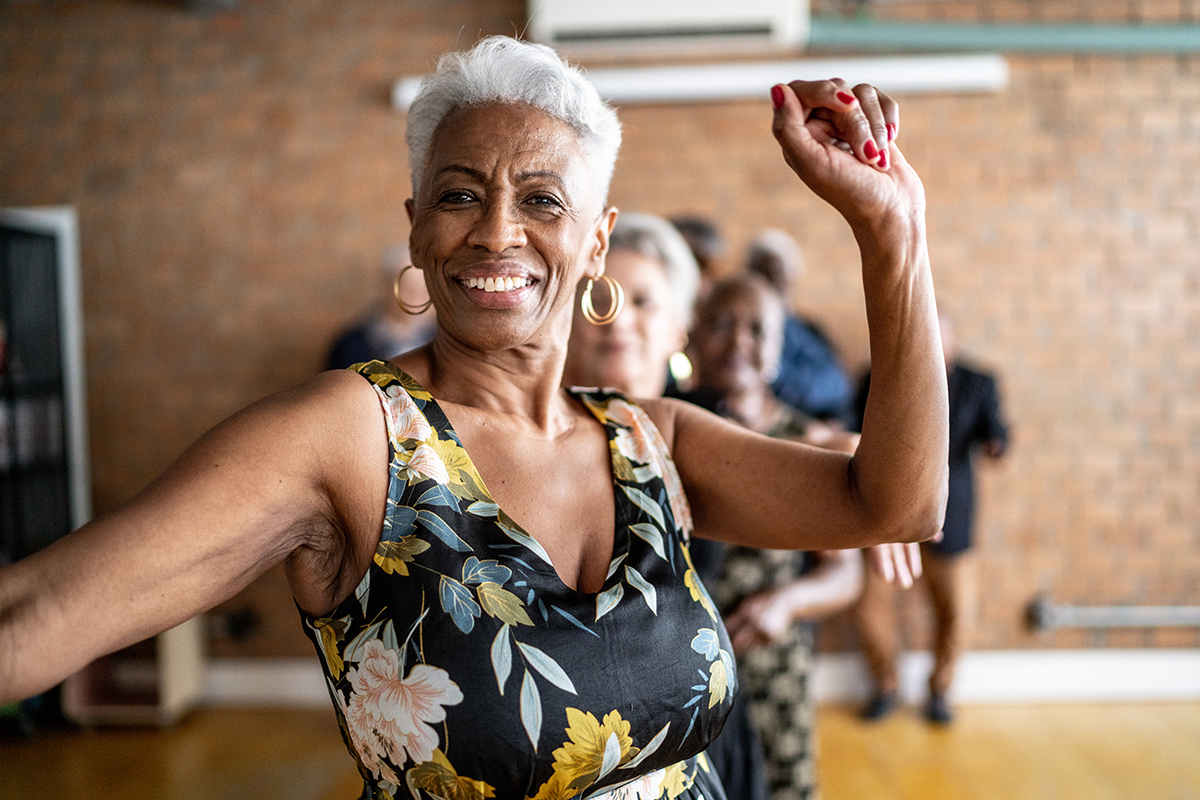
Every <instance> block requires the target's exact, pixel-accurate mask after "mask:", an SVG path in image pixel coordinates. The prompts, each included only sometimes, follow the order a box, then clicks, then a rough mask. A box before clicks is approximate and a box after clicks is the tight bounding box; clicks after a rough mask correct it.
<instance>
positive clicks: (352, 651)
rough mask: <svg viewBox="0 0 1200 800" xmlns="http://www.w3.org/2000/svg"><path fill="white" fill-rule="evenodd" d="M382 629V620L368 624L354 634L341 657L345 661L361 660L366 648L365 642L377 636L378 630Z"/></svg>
mask: <svg viewBox="0 0 1200 800" xmlns="http://www.w3.org/2000/svg"><path fill="white" fill-rule="evenodd" d="M382 629H383V623H382V622H376V623H374V624H373V625H371V626H369V627H368V628H367V629H366V630H364V631H363V632H362V633H360V634H358V636H355V637H354V638H353V639H352V640H351V641H350V644H348V645H346V650H345V652H344V653H343V654H342V658H343V659H345V660H346V661H362V659H363V655H364V652H365V651H366V648H367V642H369V641H372V640H374V639H378V638H379V631H380V630H382Z"/></svg>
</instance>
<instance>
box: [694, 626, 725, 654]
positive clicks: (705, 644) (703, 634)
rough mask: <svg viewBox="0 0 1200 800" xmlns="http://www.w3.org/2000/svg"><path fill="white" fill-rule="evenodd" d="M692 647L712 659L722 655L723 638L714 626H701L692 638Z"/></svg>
mask: <svg viewBox="0 0 1200 800" xmlns="http://www.w3.org/2000/svg"><path fill="white" fill-rule="evenodd" d="M692 649H693V650H695V651H696V652H697V653H699V654H700V655H702V656H704V657H705V658H706V659H708V660H709V661H712V660H713V659H714V658H717V657H718V656H720V655H721V639H720V638H719V637H718V636H717V632H716V631H714V630H713V629H712V628H701V629H700V630H698V631H696V636H695V638H693V639H692Z"/></svg>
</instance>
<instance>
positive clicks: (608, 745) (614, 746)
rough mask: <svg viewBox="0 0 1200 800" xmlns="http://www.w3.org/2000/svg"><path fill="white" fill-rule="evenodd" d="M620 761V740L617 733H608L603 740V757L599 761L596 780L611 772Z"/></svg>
mask: <svg viewBox="0 0 1200 800" xmlns="http://www.w3.org/2000/svg"><path fill="white" fill-rule="evenodd" d="M620 763H621V742H620V741H619V740H618V739H617V734H615V733H610V734H609V735H608V739H606V740H605V741H604V757H603V759H601V761H600V774H599V775H597V776H596V780H600V779H601V778H603V777H604V776H605V775H607V774H608V773H610V772H612V771H613V770H614V769H616V768H617V765H618V764H620Z"/></svg>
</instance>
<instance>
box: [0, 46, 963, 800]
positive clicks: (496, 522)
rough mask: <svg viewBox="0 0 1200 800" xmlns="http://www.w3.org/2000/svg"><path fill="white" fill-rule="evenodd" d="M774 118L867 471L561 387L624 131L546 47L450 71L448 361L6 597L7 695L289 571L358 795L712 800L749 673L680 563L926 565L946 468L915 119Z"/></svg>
mask: <svg viewBox="0 0 1200 800" xmlns="http://www.w3.org/2000/svg"><path fill="white" fill-rule="evenodd" d="M765 88H766V87H764V89H765ZM771 96H772V99H773V101H774V105H775V113H774V119H773V130H774V132H775V136H776V139H777V140H778V142H779V144H780V146H781V147H782V149H783V155H784V160H785V161H786V163H787V164H788V165H789V166H790V167H791V168H792V170H794V171H795V172H796V173H797V174H798V175H799V176H800V178H801V179H802V180H803V181H804V182H805V183H806V184H807V185H808V186H809V187H810V188H811V189H812V190H813V191H815V192H816V193H817V194H818V195H820V196H821V197H823V198H824V199H826V200H827V201H828V202H830V203H831V204H833V205H834V207H835V208H837V209H838V210H839V211H840V212H841V213H842V214H843V216H844V217H845V218H846V219H847V221H848V222H849V223H850V225H851V227H852V229H853V231H854V234H855V236H856V238H857V240H858V242H859V244H860V249H861V251H862V256H863V283H864V287H865V289H866V300H867V314H868V319H869V322H870V325H871V334H872V364H873V379H872V390H871V391H872V395H871V398H870V401H869V402H868V407H867V413H866V418H867V423H866V425H865V426H864V432H863V435H862V443H861V445H860V446H859V448H858V450H857V452H856V453H855V454H854V455H853V456H849V455H845V454H838V453H829V452H822V451H817V450H815V449H813V448H810V447H807V446H805V445H802V444H798V443H792V442H782V441H775V440H770V439H767V438H765V437H762V436H759V435H757V434H754V433H753V432H750V431H746V430H744V429H742V428H740V427H737V426H735V425H732V424H730V423H728V422H725V421H722V420H721V419H720V418H718V417H716V416H714V415H712V414H709V413H707V412H704V411H702V410H700V409H698V408H695V407H691V406H687V405H685V404H682V403H679V402H676V401H670V400H647V401H645V402H643V403H638V404H634V403H631V402H629V401H627V400H626V399H625V398H624V397H622V396H621V395H619V394H617V393H614V392H606V391H567V390H564V389H562V388H561V386H560V384H561V379H562V373H563V365H564V360H565V357H566V348H567V340H568V335H569V332H570V328H571V319H572V308H573V304H574V297H575V287H576V284H577V283H578V282H579V281H580V279H581V278H584V277H590V278H598V277H600V276H601V275H603V274H604V270H605V266H606V256H607V253H608V247H609V234H610V232H611V231H612V228H613V225H614V221H615V220H616V218H617V211H616V209H614V208H611V207H607V205H606V195H607V186H608V181H609V177H610V175H611V172H612V166H613V163H614V162H615V158H616V150H617V146H618V145H619V140H620V136H619V126H618V124H617V121H616V116H615V114H614V113H613V112H612V111H611V109H608V108H607V107H605V106H604V104H603V103H602V102H601V101H600V100H599V97H598V96H597V94H596V92H595V90H594V89H593V88H592V87H591V86H590V85H589V84H588V83H587V81H586V80H585V79H584V78H583V76H582V74H581V73H579V72H578V71H576V70H574V69H572V68H571V67H569V66H567V65H565V64H564V63H563V62H561V61H560V60H559V59H558V57H557V56H556V55H555V54H554V52H553V51H551V50H549V49H547V48H544V47H541V46H538V45H531V44H526V43H523V42H519V41H516V40H513V39H507V38H503V37H498V38H492V39H486V40H484V41H483V42H481V43H480V44H478V45H477V46H476V47H475V48H473V49H472V50H471V51H470V52H467V53H456V54H450V55H448V56H446V57H445V58H444V59H443V60H442V62H441V63H440V64H439V67H438V70H437V71H436V72H435V73H434V75H433V76H431V78H430V79H429V82H428V84H427V85H426V87H425V88H424V89H423V90H422V95H421V97H418V99H417V100H416V102H414V104H413V107H412V111H411V113H410V117H409V142H410V154H411V157H412V159H413V176H414V180H413V197H412V199H411V200H410V201H409V202H408V204H407V207H408V212H409V215H410V218H411V221H412V234H411V239H410V246H411V252H412V258H413V266H414V267H415V268H417V269H419V270H421V271H422V273H423V275H424V278H425V284H426V287H427V288H428V291H429V296H430V298H431V300H432V303H433V306H434V309H435V310H436V312H437V333H436V335H435V337H434V339H433V341H432V342H430V344H429V345H427V346H426V347H423V348H421V349H418V350H415V351H411V352H409V353H407V354H405V355H403V356H400V357H398V358H397V359H395V360H394V361H393V362H390V363H385V362H378V361H376V362H370V363H367V364H360V365H356V366H355V367H354V368H352V369H351V370H349V371H345V372H330V373H325V374H323V375H320V376H318V377H317V378H315V379H313V380H311V381H309V382H307V383H305V384H303V385H301V386H299V387H297V388H296V389H293V390H291V391H288V392H283V393H281V394H278V395H275V396H272V397H269V398H266V399H265V400H262V401H260V402H258V403H256V404H254V405H252V406H250V407H249V408H247V409H245V410H244V411H242V412H240V413H239V414H237V415H235V416H233V417H231V418H230V419H229V420H227V421H225V422H223V423H221V424H220V425H218V426H217V427H216V428H214V429H213V430H212V431H210V432H209V433H208V434H206V435H205V436H204V437H203V438H202V439H201V440H200V441H199V442H197V443H196V444H195V445H194V446H193V447H192V448H191V449H189V450H188V452H187V453H185V454H184V455H183V456H182V457H181V458H180V460H179V461H178V462H177V463H176V464H174V465H173V466H172V467H171V468H170V469H169V470H168V471H167V472H166V473H164V474H163V475H162V476H161V477H160V478H158V479H157V480H156V481H155V482H154V483H153V484H151V486H149V487H148V488H147V489H146V490H145V491H144V492H142V493H141V494H140V495H139V496H137V497H136V498H135V499H134V500H133V501H131V502H130V503H129V504H127V505H126V506H124V507H123V508H121V509H118V510H117V511H115V512H113V513H111V514H109V515H107V516H104V517H101V518H98V519H96V520H94V521H93V522H91V523H89V524H88V525H86V526H84V528H81V529H80V530H79V531H77V532H75V533H73V534H71V535H70V536H68V537H66V538H64V539H62V540H61V541H60V542H58V543H57V544H55V545H53V546H52V547H49V548H47V549H45V550H43V551H41V552H39V553H37V554H35V555H34V556H31V557H30V558H28V559H26V560H24V561H20V562H18V563H16V564H14V565H11V566H8V567H6V568H4V569H3V571H0V701H3V700H4V699H6V698H14V697H21V696H25V695H28V694H32V693H34V692H37V691H39V690H41V689H44V688H45V687H47V686H49V685H52V684H53V683H55V682H56V681H58V680H61V679H62V678H63V677H65V676H66V675H69V674H70V673H71V672H73V671H74V670H76V669H78V668H79V667H80V666H81V665H83V664H84V663H86V662H87V661H89V660H91V659H92V658H94V657H96V656H97V655H99V654H101V653H104V652H108V651H111V650H113V649H116V648H119V647H121V646H123V645H125V644H128V643H130V642H134V641H137V640H140V639H143V638H145V637H146V636H148V635H150V634H153V633H155V632H158V631H161V630H163V629H166V628H168V627H170V626H172V625H174V624H176V623H178V622H180V621H182V620H184V619H187V618H189V617H191V616H193V615H195V614H197V613H200V612H202V611H204V610H206V609H208V608H211V607H212V606H213V605H215V604H217V603H219V602H221V601H222V600H224V599H226V598H228V597H230V596H232V595H233V594H235V593H236V592H238V591H239V590H240V589H241V588H243V587H244V586H246V584H248V583H249V582H250V581H251V580H252V579H253V578H254V577H255V576H257V575H259V574H261V573H262V572H263V571H265V570H266V569H268V568H270V567H271V566H272V565H274V564H278V563H281V562H282V563H284V564H285V566H286V570H287V575H288V579H289V583H290V586H291V589H292V592H293V595H294V597H295V600H296V604H297V606H298V608H299V609H300V614H301V618H302V622H303V625H304V628H305V631H306V632H307V633H308V635H309V637H310V638H311V639H312V641H313V643H314V646H315V647H316V650H317V653H318V656H319V658H320V660H321V663H322V666H323V668H324V669H325V671H326V674H327V677H328V686H329V690H330V695H331V698H332V699H333V701H334V705H335V709H336V712H337V715H338V720H339V723H340V725H341V729H342V732H343V737H344V739H345V741H346V743H347V746H348V747H349V749H350V751H351V754H352V755H353V757H354V758H355V759H356V761H357V764H358V768H359V772H360V774H361V775H362V778H363V784H364V788H363V793H362V797H364V798H377V797H378V798H384V797H387V798H397V797H406V798H418V797H421V796H424V795H425V794H427V795H431V796H437V797H478V798H484V797H505V798H509V797H512V798H517V797H526V798H537V799H538V800H543V799H545V800H548V799H549V798H574V797H588V798H613V800H615V798H618V797H632V796H636V797H639V798H677V797H684V798H699V797H705V798H708V800H716V799H719V798H721V797H723V796H724V795H723V792H722V790H721V787H720V785H719V784H718V783H717V782H716V779H715V777H714V776H713V774H712V772H711V771H710V770H709V769H708V765H707V762H706V760H705V758H704V755H703V752H704V749H705V747H706V746H707V745H708V744H709V742H710V741H712V739H713V738H714V737H715V736H716V734H717V733H718V731H719V730H720V728H721V725H722V723H723V720H724V718H725V715H726V713H727V712H728V710H729V706H730V702H731V695H732V690H733V688H734V685H735V680H736V678H735V674H734V669H733V661H732V657H731V655H730V652H731V650H730V645H729V640H728V637H727V636H726V634H725V630H724V627H723V626H722V625H721V622H720V619H719V617H718V616H717V614H716V612H715V609H714V608H713V604H712V602H711V600H710V599H709V596H708V594H707V592H706V591H705V589H704V586H703V585H702V583H701V582H700V580H699V579H698V578H697V576H696V573H695V570H694V569H693V567H692V563H691V556H690V551H689V542H690V541H691V539H692V537H693V536H702V537H707V538H712V539H719V540H724V541H729V542H735V543H739V544H745V545H749V546H770V547H778V548H803V549H818V548H833V547H842V548H847V547H860V546H864V545H870V544H875V543H881V542H890V541H916V540H920V539H924V538H927V537H929V536H931V535H933V534H934V533H935V532H936V531H937V529H938V527H939V524H940V516H941V508H942V493H943V488H944V469H945V463H946V430H945V428H946V423H945V414H946V401H945V371H944V369H943V368H942V364H941V351H940V345H939V342H938V329H937V322H936V316H935V311H934V303H933V290H932V285H931V280H930V274H929V265H928V260H927V257H926V248H925V240H924V221H923V208H924V200H923V193H922V189H921V184H920V182H919V180H918V179H917V177H916V175H915V174H914V173H913V172H912V170H911V169H910V168H909V167H908V165H907V163H906V162H905V161H904V158H903V155H902V154H901V153H900V151H899V149H898V148H897V147H896V145H895V142H894V141H892V138H893V135H894V133H895V131H896V130H897V126H898V124H899V116H898V110H897V108H896V105H895V104H894V103H893V102H892V101H891V100H890V98H887V97H886V96H884V95H882V94H879V93H878V92H876V91H875V90H874V89H873V88H872V87H870V86H863V85H860V86H856V87H852V88H851V87H847V86H845V85H844V84H843V83H842V82H840V81H819V82H812V83H806V82H794V83H792V84H789V85H786V86H784V85H779V86H775V87H773V88H772V89H771ZM847 151H849V152H847ZM901 433H902V434H903V435H901ZM797 521H799V522H797Z"/></svg>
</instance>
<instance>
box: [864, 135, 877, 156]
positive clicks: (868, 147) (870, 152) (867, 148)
mask: <svg viewBox="0 0 1200 800" xmlns="http://www.w3.org/2000/svg"><path fill="white" fill-rule="evenodd" d="M863 152H864V153H866V154H867V158H869V159H871V160H872V161H874V160H875V159H877V158H879V148H878V147H876V146H875V142H874V141H873V140H871V139H867V143H866V144H864V145H863Z"/></svg>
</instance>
